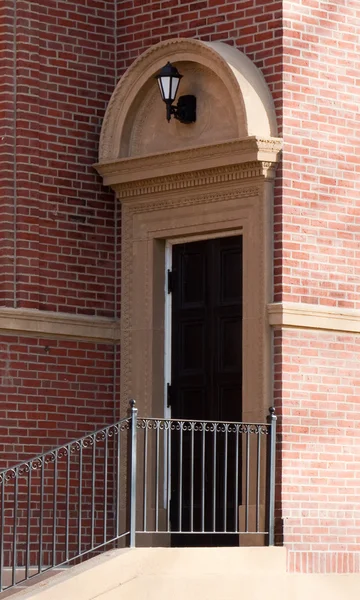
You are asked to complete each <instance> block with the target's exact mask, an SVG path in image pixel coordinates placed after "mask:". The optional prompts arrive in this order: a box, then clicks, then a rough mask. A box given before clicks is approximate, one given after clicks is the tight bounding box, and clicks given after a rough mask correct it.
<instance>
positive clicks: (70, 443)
mask: <svg viewBox="0 0 360 600" xmlns="http://www.w3.org/2000/svg"><path fill="white" fill-rule="evenodd" d="M130 419H131V418H130V417H124V418H123V419H120V421H117V422H116V423H112V424H111V425H106V427H101V428H100V429H97V430H96V431H91V432H89V433H87V434H86V435H83V436H81V437H80V438H77V439H76V440H69V441H68V442H65V443H64V444H61V445H60V446H56V448H49V450H46V451H45V452H43V453H42V454H38V455H37V456H33V457H32V458H29V459H28V460H24V461H22V462H21V463H17V464H16V465H12V466H11V467H7V468H6V469H3V470H1V471H0V482H1V480H2V477H3V476H4V475H5V474H6V473H8V472H9V471H16V470H17V469H20V468H21V467H23V466H25V465H29V464H31V463H33V462H35V461H41V460H42V459H43V458H44V457H45V456H48V455H49V454H55V453H57V452H59V451H60V450H63V449H64V448H68V447H69V446H73V445H75V444H80V443H81V442H82V441H84V440H86V439H87V438H91V437H96V436H98V435H100V434H101V433H104V432H106V431H108V430H109V429H111V428H112V427H115V428H116V427H118V426H119V425H121V424H122V423H125V422H126V421H128V422H130Z"/></svg>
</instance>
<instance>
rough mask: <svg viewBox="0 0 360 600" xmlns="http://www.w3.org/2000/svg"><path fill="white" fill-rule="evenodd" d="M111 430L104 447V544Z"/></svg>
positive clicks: (106, 433) (106, 435)
mask: <svg viewBox="0 0 360 600" xmlns="http://www.w3.org/2000/svg"><path fill="white" fill-rule="evenodd" d="M108 434H109V432H108V430H106V431H105V448H104V531H103V534H104V544H105V542H106V537H107V511H108V505H107V504H108V458H109V457H108V454H109V435H108Z"/></svg>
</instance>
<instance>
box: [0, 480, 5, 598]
mask: <svg viewBox="0 0 360 600" xmlns="http://www.w3.org/2000/svg"><path fill="white" fill-rule="evenodd" d="M0 486H1V501H0V511H1V528H0V592H2V591H3V589H4V582H3V572H4V529H5V516H4V512H5V476H4V478H3V481H2V482H1V483H0Z"/></svg>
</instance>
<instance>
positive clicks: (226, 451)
mask: <svg viewBox="0 0 360 600" xmlns="http://www.w3.org/2000/svg"><path fill="white" fill-rule="evenodd" d="M228 430H229V426H228V425H225V449H224V531H225V532H226V530H227V480H228V473H227V468H228V467H227V465H228Z"/></svg>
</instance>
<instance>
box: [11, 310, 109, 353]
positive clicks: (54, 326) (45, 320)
mask: <svg viewBox="0 0 360 600" xmlns="http://www.w3.org/2000/svg"><path fill="white" fill-rule="evenodd" d="M0 333H3V334H4V333H6V334H15V335H35V336H37V337H52V338H70V339H77V340H92V341H95V342H104V343H108V344H113V343H116V342H117V341H118V340H119V337H120V324H119V321H117V320H114V319H109V318H106V317H96V316H88V315H72V314H66V313H57V312H50V311H49V312H47V311H41V310H34V309H23V308H17V309H15V308H5V307H3V308H0Z"/></svg>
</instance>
